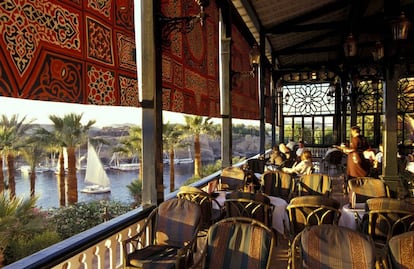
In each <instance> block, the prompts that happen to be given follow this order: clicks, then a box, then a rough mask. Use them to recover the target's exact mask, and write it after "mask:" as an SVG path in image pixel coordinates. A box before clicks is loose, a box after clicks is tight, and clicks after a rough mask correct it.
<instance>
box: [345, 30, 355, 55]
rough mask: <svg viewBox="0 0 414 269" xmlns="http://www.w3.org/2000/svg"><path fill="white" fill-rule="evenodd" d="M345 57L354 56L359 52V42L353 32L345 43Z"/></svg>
mask: <svg viewBox="0 0 414 269" xmlns="http://www.w3.org/2000/svg"><path fill="white" fill-rule="evenodd" d="M344 52H345V57H354V56H356V54H357V44H356V40H355V38H354V36H353V35H352V33H350V34H349V36H348V37H347V39H346V41H345V44H344Z"/></svg>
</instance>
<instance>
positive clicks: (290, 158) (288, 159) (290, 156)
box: [279, 143, 296, 167]
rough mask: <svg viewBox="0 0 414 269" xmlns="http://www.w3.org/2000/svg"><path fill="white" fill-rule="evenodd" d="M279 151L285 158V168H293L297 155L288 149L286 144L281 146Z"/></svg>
mask: <svg viewBox="0 0 414 269" xmlns="http://www.w3.org/2000/svg"><path fill="white" fill-rule="evenodd" d="M279 151H280V152H281V153H282V155H284V156H285V160H284V162H283V165H282V166H283V167H292V166H293V164H294V163H295V162H296V155H295V153H294V152H292V150H291V149H290V148H288V147H287V146H286V145H285V144H283V143H280V144H279Z"/></svg>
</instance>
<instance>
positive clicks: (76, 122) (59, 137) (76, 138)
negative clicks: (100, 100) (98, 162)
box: [49, 113, 96, 204]
mask: <svg viewBox="0 0 414 269" xmlns="http://www.w3.org/2000/svg"><path fill="white" fill-rule="evenodd" d="M82 116H83V114H75V113H70V114H66V115H64V116H63V117H58V116H56V115H51V116H49V119H50V120H51V121H52V122H53V128H54V129H53V131H52V134H53V136H54V137H55V139H53V141H54V143H55V142H57V143H58V144H60V146H61V148H62V149H63V148H66V151H67V156H68V173H67V183H66V184H67V200H68V204H74V203H76V202H77V201H78V181H77V178H76V152H75V151H76V148H77V147H79V146H80V145H82V144H84V143H86V141H87V139H88V132H89V130H90V128H91V127H92V125H94V124H95V122H96V121H95V120H90V121H88V123H87V124H86V125H82V123H81V120H82ZM61 153H62V151H61ZM61 156H63V154H59V159H60V160H59V162H60V163H61V164H62V161H61V158H62V157H61ZM61 169H62V168H61Z"/></svg>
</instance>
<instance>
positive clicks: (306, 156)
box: [300, 150, 312, 161]
mask: <svg viewBox="0 0 414 269" xmlns="http://www.w3.org/2000/svg"><path fill="white" fill-rule="evenodd" d="M300 159H301V160H302V161H306V160H311V159H312V153H311V152H310V150H305V151H303V153H302V155H300Z"/></svg>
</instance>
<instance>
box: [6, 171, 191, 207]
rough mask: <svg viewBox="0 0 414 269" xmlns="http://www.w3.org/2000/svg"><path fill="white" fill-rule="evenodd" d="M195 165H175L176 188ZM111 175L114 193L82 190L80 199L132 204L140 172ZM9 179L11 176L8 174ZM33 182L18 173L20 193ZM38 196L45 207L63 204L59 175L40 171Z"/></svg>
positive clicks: (166, 173)
mask: <svg viewBox="0 0 414 269" xmlns="http://www.w3.org/2000/svg"><path fill="white" fill-rule="evenodd" d="M193 171H194V164H192V163H191V164H180V165H176V166H175V187H176V188H178V187H180V186H181V185H182V184H183V183H184V182H185V181H186V180H187V179H188V178H190V177H192V175H193ZM84 173H85V172H84V171H80V172H78V190H81V189H82V188H83V187H84V185H85V184H84V182H83V179H84V175H85V174H84ZM107 174H108V176H109V178H110V180H111V192H110V193H107V194H86V193H81V192H80V191H79V194H78V195H79V196H78V201H79V202H87V201H94V200H114V201H120V202H125V203H132V202H133V199H132V197H131V196H130V194H129V191H128V188H127V185H129V184H130V183H131V182H132V181H133V180H136V179H137V177H138V171H133V172H126V171H118V170H112V169H108V170H107ZM5 178H7V175H5ZM169 182H170V176H169V166H165V168H164V186H165V193H169ZM29 190H30V182H29V176H28V175H27V174H24V173H21V172H19V171H17V172H16V195H17V196H19V197H21V196H24V197H28V196H29V193H30V191H29ZM36 195H37V196H38V197H39V198H38V201H37V205H38V206H39V207H41V208H43V209H47V208H52V207H59V200H58V189H57V178H56V175H55V174H54V173H49V172H47V173H37V174H36Z"/></svg>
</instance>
